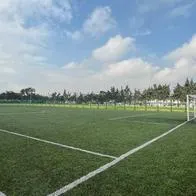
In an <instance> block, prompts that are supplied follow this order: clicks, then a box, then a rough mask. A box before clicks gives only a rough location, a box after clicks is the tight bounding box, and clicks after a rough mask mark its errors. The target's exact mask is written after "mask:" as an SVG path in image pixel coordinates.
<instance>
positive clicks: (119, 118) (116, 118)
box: [108, 113, 155, 120]
mask: <svg viewBox="0 0 196 196" xmlns="http://www.w3.org/2000/svg"><path fill="white" fill-rule="evenodd" d="M151 115H155V114H153V113H148V114H141V115H139V114H138V115H132V116H119V117H114V118H109V119H108V120H121V119H126V118H134V117H140V116H151Z"/></svg>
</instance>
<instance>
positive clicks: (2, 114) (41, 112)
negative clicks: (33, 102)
mask: <svg viewBox="0 0 196 196" xmlns="http://www.w3.org/2000/svg"><path fill="white" fill-rule="evenodd" d="M44 113H45V111H44V110H43V111H40V112H10V113H9V112H5V113H0V116H5V115H16V114H44Z"/></svg>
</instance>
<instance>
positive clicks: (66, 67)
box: [62, 62, 80, 69]
mask: <svg viewBox="0 0 196 196" xmlns="http://www.w3.org/2000/svg"><path fill="white" fill-rule="evenodd" d="M79 67H80V64H78V63H76V62H70V63H68V64H66V65H64V66H63V67H62V68H63V69H76V68H79Z"/></svg>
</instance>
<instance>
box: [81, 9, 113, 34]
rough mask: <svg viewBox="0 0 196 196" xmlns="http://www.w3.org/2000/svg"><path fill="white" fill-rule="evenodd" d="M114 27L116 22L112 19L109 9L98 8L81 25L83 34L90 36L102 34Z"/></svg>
mask: <svg viewBox="0 0 196 196" xmlns="http://www.w3.org/2000/svg"><path fill="white" fill-rule="evenodd" d="M115 26H116V21H115V20H114V19H113V17H112V11H111V8H110V7H108V6H106V7H98V8H96V9H95V10H94V11H93V12H92V14H91V15H90V16H89V18H88V19H87V20H86V21H85V22H84V24H83V30H84V32H85V33H89V34H91V35H92V36H97V35H100V34H103V33H105V32H107V31H109V30H110V29H112V28H114V27H115Z"/></svg>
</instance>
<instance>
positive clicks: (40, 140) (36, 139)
mask: <svg viewBox="0 0 196 196" xmlns="http://www.w3.org/2000/svg"><path fill="white" fill-rule="evenodd" d="M0 132H3V133H8V134H12V135H17V136H20V137H24V138H28V139H31V140H35V141H38V142H43V143H47V144H52V145H55V146H60V147H63V148H68V149H72V150H76V151H80V152H85V153H88V154H93V155H97V156H101V157H107V158H111V159H116V158H117V157H115V156H111V155H107V154H102V153H99V152H93V151H89V150H85V149H81V148H77V147H73V146H68V145H64V144H60V143H56V142H51V141H48V140H44V139H39V138H36V137H31V136H28V135H23V134H20V133H15V132H12V131H7V130H3V129H0Z"/></svg>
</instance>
